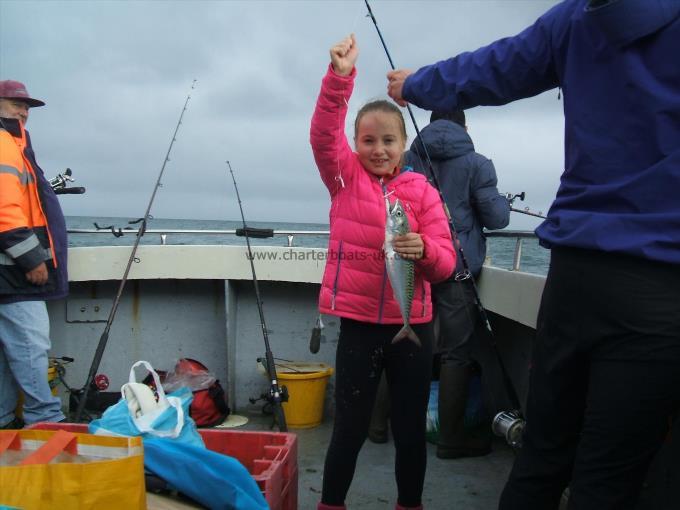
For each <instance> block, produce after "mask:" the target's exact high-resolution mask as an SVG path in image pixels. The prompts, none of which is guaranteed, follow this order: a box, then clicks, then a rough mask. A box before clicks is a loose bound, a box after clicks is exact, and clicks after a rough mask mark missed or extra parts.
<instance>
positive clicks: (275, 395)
mask: <svg viewBox="0 0 680 510" xmlns="http://www.w3.org/2000/svg"><path fill="white" fill-rule="evenodd" d="M227 166H228V167H229V173H230V174H231V180H232V181H234V190H235V191H236V199H237V200H238V208H239V210H240V211H241V221H242V222H243V236H244V237H245V238H246V246H247V247H248V260H249V261H250V271H251V273H252V275H253V287H254V288H255V300H256V301H257V311H258V312H259V314H260V326H261V327H262V337H263V338H264V348H265V359H266V366H265V368H266V370H267V375H268V376H269V381H270V386H269V394H268V395H263V398H265V400H267V401H268V402H269V403H270V404H271V405H272V406H273V409H274V420H275V422H276V423H278V425H279V431H281V432H288V426H287V425H286V415H285V413H284V412H283V402H287V401H288V392H287V390H286V387H285V386H279V381H278V376H277V375H276V365H275V364H274V355H273V354H272V350H271V347H270V346H269V335H268V334H267V325H266V324H265V321H264V310H263V309H262V298H261V297H260V286H259V285H258V283H257V275H256V274H255V263H254V259H255V257H253V251H252V250H251V248H250V236H249V232H251V229H249V228H248V227H247V226H246V217H245V215H244V214H243V205H242V204H241V195H239V192H238V186H237V185H236V177H234V170H232V168H231V163H230V162H229V161H227Z"/></svg>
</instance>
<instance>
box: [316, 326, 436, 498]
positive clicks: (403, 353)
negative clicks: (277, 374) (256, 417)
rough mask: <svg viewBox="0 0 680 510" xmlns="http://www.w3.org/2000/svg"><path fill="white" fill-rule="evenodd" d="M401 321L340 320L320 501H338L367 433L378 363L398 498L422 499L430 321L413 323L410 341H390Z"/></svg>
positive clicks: (345, 493)
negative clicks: (332, 409)
mask: <svg viewBox="0 0 680 510" xmlns="http://www.w3.org/2000/svg"><path fill="white" fill-rule="evenodd" d="M400 328H401V326H400V325H382V324H371V323H365V322H357V321H354V320H350V319H344V318H343V319H341V321H340V338H339V340H338V349H337V353H336V376H335V423H334V426H333V435H332V437H331V443H330V445H329V447H328V452H327V454H326V463H325V466H324V473H323V493H322V497H321V501H322V502H323V503H324V504H326V505H338V506H339V505H343V504H344V502H345V497H346V496H347V491H348V490H349V486H350V484H351V483H352V478H353V477H354V470H355V468H356V461H357V456H358V455H359V451H360V450H361V446H362V445H363V444H364V441H365V440H366V436H367V434H368V425H369V422H370V419H371V410H372V409H373V402H374V401H375V395H376V391H377V389H378V383H379V382H380V376H381V374H382V370H383V368H384V369H385V374H386V376H387V382H388V386H389V390H390V405H391V408H390V422H391V425H392V434H393V436H394V445H395V448H396V461H395V477H396V481H397V488H398V491H399V495H398V503H399V504H400V505H402V506H406V507H411V506H418V505H420V504H421V496H422V493H423V483H424V480H425V466H426V460H427V450H426V443H425V415H426V413H427V402H428V398H429V395H430V378H431V372H432V344H433V332H432V323H428V324H418V325H414V326H413V330H414V331H415V332H416V334H417V335H418V337H419V338H420V341H421V343H422V347H418V346H416V344H415V343H413V342H412V341H411V340H408V339H407V340H402V341H400V342H397V343H396V344H392V343H391V342H392V338H393V337H394V335H396V333H397V331H399V329H400Z"/></svg>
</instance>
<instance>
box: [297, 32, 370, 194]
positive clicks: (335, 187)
mask: <svg viewBox="0 0 680 510" xmlns="http://www.w3.org/2000/svg"><path fill="white" fill-rule="evenodd" d="M330 55H331V65H330V66H329V68H328V71H327V73H326V76H324V78H323V81H322V82H321V92H319V97H318V99H317V101H316V108H315V109H314V115H313V116H312V125H311V129H310V136H309V139H310V143H311V145H312V152H313V153H314V160H315V161H316V165H317V167H318V168H319V173H320V174H321V179H322V180H323V182H324V184H325V185H326V187H327V188H328V190H329V191H330V193H331V196H334V195H335V194H336V193H337V192H338V191H339V190H340V189H341V188H342V187H344V186H345V184H346V183H347V182H349V180H350V179H351V178H352V173H353V172H354V170H355V161H354V160H355V156H354V153H353V152H352V149H351V148H350V146H349V143H348V142H347V137H346V136H345V117H346V116H347V104H348V102H349V99H350V97H351V95H352V90H353V89H354V77H355V76H356V70H355V68H354V64H355V63H356V60H357V57H358V56H359V49H358V47H357V44H356V40H355V38H354V35H353V34H352V35H350V36H348V37H346V38H345V39H343V40H342V41H340V42H339V43H337V44H336V45H334V46H333V47H332V48H331V50H330Z"/></svg>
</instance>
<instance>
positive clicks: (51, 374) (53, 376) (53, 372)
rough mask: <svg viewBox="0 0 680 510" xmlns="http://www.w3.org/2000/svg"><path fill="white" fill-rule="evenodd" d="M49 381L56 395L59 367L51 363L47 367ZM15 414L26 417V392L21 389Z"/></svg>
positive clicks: (53, 393) (18, 416)
mask: <svg viewBox="0 0 680 510" xmlns="http://www.w3.org/2000/svg"><path fill="white" fill-rule="evenodd" d="M47 382H49V383H50V388H52V395H55V396H56V395H57V384H59V380H58V379H57V367H56V366H55V365H53V364H51V363H50V367H49V368H48V369H47ZM14 415H15V416H16V417H17V418H23V417H24V394H23V392H22V391H19V400H17V408H16V409H15V410H14Z"/></svg>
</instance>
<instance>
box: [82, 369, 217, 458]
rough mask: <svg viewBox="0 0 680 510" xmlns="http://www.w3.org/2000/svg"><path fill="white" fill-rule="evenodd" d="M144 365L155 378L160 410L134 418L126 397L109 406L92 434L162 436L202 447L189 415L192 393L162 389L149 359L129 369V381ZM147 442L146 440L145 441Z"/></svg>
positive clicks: (93, 424)
mask: <svg viewBox="0 0 680 510" xmlns="http://www.w3.org/2000/svg"><path fill="white" fill-rule="evenodd" d="M139 365H143V366H145V367H146V368H147V370H148V371H149V372H150V373H151V374H152V375H153V377H154V380H156V391H157V392H158V409H157V410H155V411H154V412H149V413H147V414H144V415H143V416H139V417H133V416H132V415H131V414H130V408H129V405H128V402H127V401H126V400H125V399H124V398H123V399H121V400H120V401H118V402H117V403H116V404H114V405H112V406H111V407H109V408H108V409H107V410H106V411H104V414H103V415H102V416H101V418H98V419H96V420H93V421H91V422H90V424H89V425H88V430H89V432H90V433H91V434H102V435H118V436H142V437H143V438H144V439H145V440H146V438H148V437H162V438H166V439H170V440H172V441H176V442H181V443H185V444H189V445H193V446H197V447H200V448H205V444H204V443H203V439H202V438H201V435H200V434H199V433H198V430H196V424H195V423H194V420H192V419H191V417H190V416H189V406H190V405H191V401H192V400H193V393H192V391H191V390H190V389H189V388H187V387H182V388H180V389H178V390H177V391H174V392H172V393H170V394H168V395H166V394H165V392H164V391H163V387H162V386H161V384H160V380H159V378H158V374H157V373H156V372H155V371H154V369H153V368H152V367H151V365H150V364H149V363H148V362H146V361H138V362H137V363H135V364H134V365H133V366H132V368H131V369H130V382H131V383H136V377H135V372H134V370H135V367H137V366H139ZM145 442H146V441H145Z"/></svg>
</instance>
